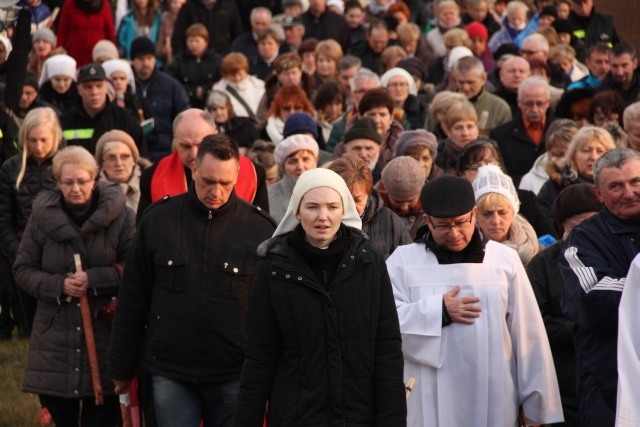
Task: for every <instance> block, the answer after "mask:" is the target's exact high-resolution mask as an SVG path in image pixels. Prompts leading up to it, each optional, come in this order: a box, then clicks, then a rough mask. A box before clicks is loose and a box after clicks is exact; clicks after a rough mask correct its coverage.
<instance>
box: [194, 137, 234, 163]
mask: <svg viewBox="0 0 640 427" xmlns="http://www.w3.org/2000/svg"><path fill="white" fill-rule="evenodd" d="M207 154H211V155H212V156H213V157H215V158H216V159H218V160H231V159H236V160H240V150H239V149H238V144H236V143H235V141H234V140H233V139H231V138H229V137H228V136H227V135H224V134H217V135H207V136H205V137H204V138H203V139H202V143H201V144H200V146H199V147H198V154H197V155H196V166H200V164H201V163H202V159H204V156H206V155H207Z"/></svg>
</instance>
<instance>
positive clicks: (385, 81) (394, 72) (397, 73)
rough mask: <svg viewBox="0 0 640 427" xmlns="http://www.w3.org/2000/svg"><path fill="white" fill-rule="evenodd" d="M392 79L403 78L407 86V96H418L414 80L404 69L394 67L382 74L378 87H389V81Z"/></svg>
mask: <svg viewBox="0 0 640 427" xmlns="http://www.w3.org/2000/svg"><path fill="white" fill-rule="evenodd" d="M393 77H404V78H405V79H406V80H407V83H408V84H409V95H414V96H417V95H418V89H417V88H416V80H415V79H414V78H413V76H412V75H411V74H409V72H408V71H407V70H405V69H404V68H399V67H395V68H392V69H390V70H389V71H387V72H386V73H384V74H383V75H382V77H380V86H382V87H384V88H386V87H387V86H388V85H389V80H391V79H392V78H393Z"/></svg>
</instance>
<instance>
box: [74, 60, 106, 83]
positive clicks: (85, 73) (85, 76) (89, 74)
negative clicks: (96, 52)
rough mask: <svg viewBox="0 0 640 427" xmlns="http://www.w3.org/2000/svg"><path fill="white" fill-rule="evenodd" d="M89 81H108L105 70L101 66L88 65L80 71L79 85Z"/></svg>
mask: <svg viewBox="0 0 640 427" xmlns="http://www.w3.org/2000/svg"><path fill="white" fill-rule="evenodd" d="M89 80H107V75H106V74H105V72H104V68H102V66H101V65H100V64H87V65H85V66H83V67H81V68H80V69H79V70H78V83H82V82H86V81H89Z"/></svg>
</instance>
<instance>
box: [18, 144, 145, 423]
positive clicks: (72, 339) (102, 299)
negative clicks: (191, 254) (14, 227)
mask: <svg viewBox="0 0 640 427" xmlns="http://www.w3.org/2000/svg"><path fill="white" fill-rule="evenodd" d="M53 173H54V175H55V177H56V180H57V181H58V184H59V186H60V187H59V189H58V188H57V189H45V190H42V191H41V192H40V194H39V195H38V197H37V198H36V200H35V201H34V203H33V214H32V215H31V219H30V221H29V224H28V225H27V228H26V230H25V232H24V236H23V237H22V241H21V242H20V247H19V248H18V255H17V258H16V262H15V264H14V273H15V277H16V282H17V283H18V285H19V286H20V287H21V288H22V289H23V290H24V291H26V292H27V293H29V294H30V295H32V296H34V297H36V298H37V299H38V307H37V310H36V315H35V319H34V322H33V333H32V335H31V342H30V346H29V355H28V359H27V370H26V373H25V378H24V385H23V389H24V391H26V392H28V393H37V394H38V395H39V396H40V402H41V404H42V406H44V407H46V408H47V409H48V410H49V412H50V413H51V416H52V418H53V421H54V422H55V424H56V425H59V426H78V425H80V421H79V420H80V419H81V420H82V425H92V426H99V427H100V426H105V427H106V426H114V425H120V423H121V422H122V421H121V419H120V418H121V416H120V404H119V401H118V397H117V396H116V395H115V394H114V388H113V380H112V379H111V378H110V377H109V375H108V374H107V369H106V367H107V366H106V351H107V346H108V345H109V339H110V335H111V328H110V325H109V321H108V319H107V317H106V315H105V312H104V310H103V308H104V307H105V306H107V305H108V303H110V302H111V300H112V298H115V297H116V296H117V295H118V289H119V287H120V283H121V277H120V271H121V266H123V265H124V263H125V261H126V258H127V254H128V253H129V246H130V244H131V241H132V239H133V235H134V232H135V214H134V213H133V210H131V209H129V208H128V207H127V206H126V197H125V196H124V194H123V193H122V190H121V189H120V188H119V186H118V185H115V184H109V183H106V182H96V176H97V174H98V165H97V164H96V161H95V159H94V157H93V156H92V155H91V154H90V153H89V152H88V151H87V150H85V149H84V148H82V147H79V146H72V147H67V148H64V149H62V150H60V151H59V152H58V153H57V154H56V156H55V157H54V158H53ZM75 254H78V255H79V256H80V260H81V263H82V271H80V270H79V269H78V268H77V266H76V263H75V262H74V255H75ZM80 297H87V298H88V302H89V306H90V312H91V313H92V318H91V320H92V324H93V326H92V329H93V335H94V338H95V350H96V353H97V359H98V360H97V361H98V367H99V372H100V377H99V378H100V384H101V386H102V390H103V393H104V404H103V405H96V404H95V396H94V387H93V385H92V375H89V372H90V371H91V369H90V367H89V357H88V355H87V354H88V351H87V345H86V342H85V336H86V335H87V333H88V331H86V330H84V327H85V326H84V325H85V324H84V323H83V318H82V315H81V311H80V308H79V306H80V301H79V298H80Z"/></svg>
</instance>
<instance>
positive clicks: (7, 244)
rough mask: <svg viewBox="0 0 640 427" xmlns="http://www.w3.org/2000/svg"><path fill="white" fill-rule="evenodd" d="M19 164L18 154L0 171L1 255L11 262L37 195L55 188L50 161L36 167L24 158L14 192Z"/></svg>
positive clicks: (29, 158)
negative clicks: (18, 186)
mask: <svg viewBox="0 0 640 427" xmlns="http://www.w3.org/2000/svg"><path fill="white" fill-rule="evenodd" d="M21 163H22V154H18V155H16V156H13V157H12V158H10V159H9V160H7V161H6V162H5V164H3V165H2V169H0V194H1V195H2V197H0V242H1V243H2V248H3V250H4V252H5V254H6V255H7V256H8V257H9V259H10V260H12V261H13V260H14V259H15V257H16V253H17V252H18V245H19V244H20V237H19V236H20V235H21V234H22V233H23V232H24V229H25V228H26V227H27V222H28V221H29V217H30V216H31V205H32V204H33V201H34V200H35V198H36V196H37V195H38V193H40V191H41V190H44V189H53V188H56V187H57V186H58V183H57V182H56V178H55V177H54V176H53V172H52V171H51V158H49V159H46V160H45V161H44V162H43V163H42V164H38V162H36V161H35V160H33V159H32V158H31V157H27V168H26V170H25V173H24V177H23V178H22V182H21V183H20V188H16V181H17V179H18V173H20V167H21Z"/></svg>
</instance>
